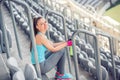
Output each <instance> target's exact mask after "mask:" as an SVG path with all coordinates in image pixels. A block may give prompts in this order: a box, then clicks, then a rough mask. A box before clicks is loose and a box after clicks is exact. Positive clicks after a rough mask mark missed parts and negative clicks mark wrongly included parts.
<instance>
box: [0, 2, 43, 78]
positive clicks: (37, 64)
mask: <svg viewBox="0 0 120 80" xmlns="http://www.w3.org/2000/svg"><path fill="white" fill-rule="evenodd" d="M9 1H10V4H11V2H14V3H17V4H19V5H22V6H24V7H25V8H26V12H27V15H28V23H29V24H30V25H29V26H30V32H31V33H30V37H31V40H32V46H33V49H34V53H35V54H34V55H35V62H36V70H37V71H36V72H37V75H38V77H39V78H41V71H40V66H39V62H38V56H37V49H36V43H35V38H34V31H33V24H32V23H33V22H32V17H31V14H30V13H31V12H30V8H29V6H28V4H26V3H25V2H23V1H19V0H9ZM2 5H3V1H2V2H1V4H0V10H1V11H0V12H1V15H0V17H1V24H2V28H3V32H4V36H5V45H6V48H7V57H8V58H9V57H10V52H9V47H8V40H7V34H6V30H5V23H4V17H3V13H2V12H3V11H2V9H3V8H2ZM11 8H12V7H10V9H11ZM11 13H12V10H11ZM12 19H13V24H14V26H15V21H14V15H13V13H12ZM15 27H16V26H15ZM15 27H14V28H15ZM16 36H17V35H16Z"/></svg>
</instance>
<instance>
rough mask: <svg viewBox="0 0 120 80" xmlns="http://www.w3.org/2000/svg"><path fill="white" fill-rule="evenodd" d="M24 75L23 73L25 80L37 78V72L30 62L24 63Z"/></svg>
mask: <svg viewBox="0 0 120 80" xmlns="http://www.w3.org/2000/svg"><path fill="white" fill-rule="evenodd" d="M24 75H25V80H35V79H37V74H36V71H35V69H34V67H33V65H32V64H26V66H25V70H24Z"/></svg>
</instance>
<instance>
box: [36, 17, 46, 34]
mask: <svg viewBox="0 0 120 80" xmlns="http://www.w3.org/2000/svg"><path fill="white" fill-rule="evenodd" d="M37 29H38V30H39V31H41V32H44V31H45V32H46V30H47V29H48V24H47V21H46V20H45V19H44V18H41V19H39V20H38V22H37Z"/></svg>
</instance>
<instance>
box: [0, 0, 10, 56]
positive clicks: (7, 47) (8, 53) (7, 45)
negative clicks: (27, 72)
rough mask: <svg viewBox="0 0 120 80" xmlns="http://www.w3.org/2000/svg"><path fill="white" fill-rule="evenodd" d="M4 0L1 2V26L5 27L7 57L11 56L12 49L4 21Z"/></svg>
mask: <svg viewBox="0 0 120 80" xmlns="http://www.w3.org/2000/svg"><path fill="white" fill-rule="evenodd" d="M2 5H3V0H2V1H1V2H0V18H1V26H2V29H3V35H4V39H5V46H6V51H7V52H6V54H7V58H9V57H10V49H9V43H8V38H7V31H6V28H5V23H4V21H5V20H4V16H3V6H2Z"/></svg>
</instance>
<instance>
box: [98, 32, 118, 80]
mask: <svg viewBox="0 0 120 80" xmlns="http://www.w3.org/2000/svg"><path fill="white" fill-rule="evenodd" d="M97 35H102V36H105V37H107V38H108V39H109V44H110V51H111V59H112V67H113V78H114V80H117V79H116V71H115V61H114V57H113V54H114V51H113V47H112V44H113V41H112V37H111V36H110V35H108V34H103V33H97Z"/></svg>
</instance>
